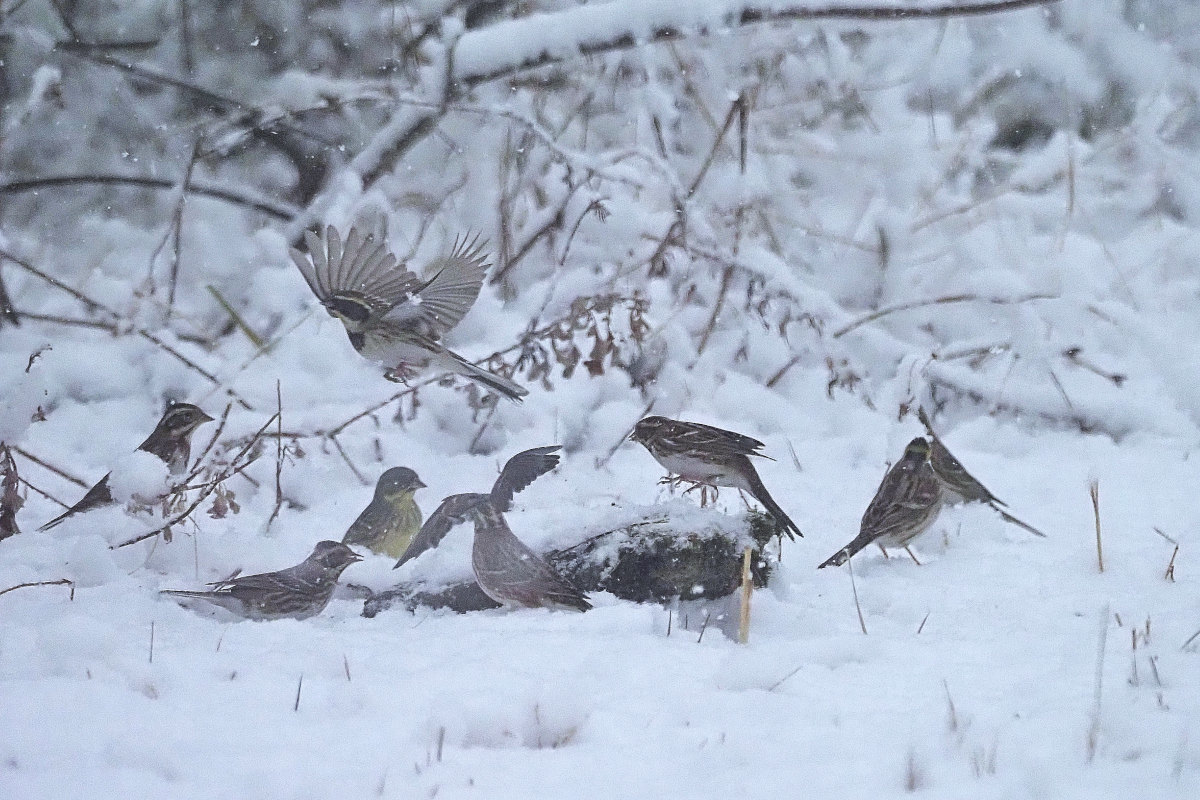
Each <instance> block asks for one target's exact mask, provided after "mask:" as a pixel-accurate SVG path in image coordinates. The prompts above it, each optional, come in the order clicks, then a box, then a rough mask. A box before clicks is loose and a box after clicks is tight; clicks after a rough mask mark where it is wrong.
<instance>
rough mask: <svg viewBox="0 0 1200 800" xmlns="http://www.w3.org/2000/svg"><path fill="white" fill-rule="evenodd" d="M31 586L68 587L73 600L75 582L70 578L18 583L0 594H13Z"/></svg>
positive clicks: (2, 590)
mask: <svg viewBox="0 0 1200 800" xmlns="http://www.w3.org/2000/svg"><path fill="white" fill-rule="evenodd" d="M31 586H70V587H71V599H72V600H73V599H75V582H74V581H73V580H71V579H70V578H59V579H58V580H56V581H31V582H29V583H18V584H17V585H16V586H9V587H8V588H7V589H0V594H8V593H9V592H15V591H16V590H17V589H28V588H29V587H31Z"/></svg>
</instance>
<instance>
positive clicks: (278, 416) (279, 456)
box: [267, 378, 283, 528]
mask: <svg viewBox="0 0 1200 800" xmlns="http://www.w3.org/2000/svg"><path fill="white" fill-rule="evenodd" d="M275 432H276V436H275V508H273V509H271V516H270V517H269V518H268V519H267V527H268V528H270V527H271V523H272V522H274V521H275V518H276V517H278V516H279V510H280V509H281V508H283V483H282V478H283V392H282V390H281V389H280V388H279V379H278V378H276V379H275Z"/></svg>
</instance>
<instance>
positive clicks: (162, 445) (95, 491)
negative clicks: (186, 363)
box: [38, 403, 213, 531]
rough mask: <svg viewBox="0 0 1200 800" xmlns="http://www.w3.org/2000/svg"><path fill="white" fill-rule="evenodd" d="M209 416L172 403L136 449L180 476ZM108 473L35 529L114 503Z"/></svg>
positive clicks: (194, 408)
mask: <svg viewBox="0 0 1200 800" xmlns="http://www.w3.org/2000/svg"><path fill="white" fill-rule="evenodd" d="M212 419H213V418H212V417H210V416H209V415H208V414H205V413H204V412H203V411H201V410H200V409H199V408H198V407H196V406H194V405H192V404H191V403H171V404H169V405H168V406H167V410H166V411H165V412H164V413H163V415H162V417H161V418H160V419H159V420H158V424H157V425H155V426H154V430H153V431H152V432H151V433H150V435H149V436H147V437H146V441H144V442H142V443H141V444H140V445H138V450H142V451H144V452H147V453H150V454H152V455H156V456H158V457H159V458H160V459H162V460H163V462H164V463H165V464H166V465H167V468H168V469H169V470H170V472H171V474H172V475H179V474H180V473H182V472H183V471H184V470H185V469H187V463H188V461H189V460H190V459H191V457H192V434H193V433H194V432H195V431H196V429H197V428H199V427H200V426H201V425H203V424H204V423H206V422H212ZM110 475H112V473H111V472H110V473H108V475H105V476H104V477H103V478H101V479H100V480H99V482H97V483H96V485H95V486H93V487H92V488H90V489H88V490H87V493H86V494H84V496H83V499H81V500H80V501H79V502H78V503H76V504H75V505H73V506H71V507H70V508H68V509H67V510H66V511H64V512H63V513H61V514H59V515H58V516H57V517H55V518H54V519H52V520H50V521H49V522H47V523H46V524H45V525H43V526H42V527H40V528H38V530H39V531H48V530H50V529H51V528H53V527H54V526H55V525H58V524H59V523H61V522H62V521H63V520H65V519H66V518H67V517H70V516H72V515H74V514H80V513H83V512H85V511H91V510H92V509H94V508H99V507H100V506H107V505H111V504H112V503H114V502H115V500H114V499H113V495H112V490H111V489H109V487H108V478H109V476H110Z"/></svg>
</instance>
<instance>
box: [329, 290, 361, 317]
mask: <svg viewBox="0 0 1200 800" xmlns="http://www.w3.org/2000/svg"><path fill="white" fill-rule="evenodd" d="M325 305H326V306H328V308H329V310H330V311H332V312H334V313H335V314H338V315H339V316H342V317H345V318H346V319H348V320H350V321H351V322H366V321H367V319H368V318H369V317H370V316H371V307H370V306H369V305H368V304H367V303H365V302H363V301H362V300H357V299H355V298H353V297H346V296H344V295H334V296H333V297H331V298H330V299H329V302H328V303H326V304H325Z"/></svg>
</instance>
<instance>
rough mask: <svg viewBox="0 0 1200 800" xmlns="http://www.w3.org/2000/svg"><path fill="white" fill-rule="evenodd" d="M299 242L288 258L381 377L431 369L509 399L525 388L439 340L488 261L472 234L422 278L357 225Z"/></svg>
mask: <svg viewBox="0 0 1200 800" xmlns="http://www.w3.org/2000/svg"><path fill="white" fill-rule="evenodd" d="M304 239H305V243H306V244H307V246H308V255H307V256H306V255H305V254H304V253H301V252H300V251H299V250H297V249H295V248H292V249H291V251H290V252H291V256H292V260H293V261H295V262H296V266H297V267H298V268H299V269H300V273H301V274H302V275H303V276H304V279H305V281H307V282H308V285H309V288H311V289H312V291H313V294H315V295H316V296H317V299H318V300H320V301H321V304H322V305H324V306H325V310H326V311H328V312H329V314H330V316H333V317H336V318H337V319H339V320H341V323H342V325H343V326H345V328H346V334H347V335H348V336H349V337H350V344H351V345H352V346H353V347H354V349H355V350H357V351H358V352H359V354H361V355H362V356H363V357H364V358H366V359H368V360H370V361H375V362H377V363H380V364H383V365H384V366H386V367H388V370H387V371H386V372H385V373H384V377H386V378H388V379H389V380H399V381H405V380H407V379H408V378H409V377H411V376H412V375H413V374H415V373H416V372H419V371H421V370H424V369H427V368H433V369H435V370H441V371H444V372H453V373H456V374H458V375H463V376H465V377H467V378H470V379H471V380H473V381H476V382H478V383H480V384H482V385H483V386H485V387H487V388H488V389H491V390H493V391H495V392H497V393H499V394H502V395H504V396H505V397H507V398H509V399H510V400H518V401H519V400H520V399H521V398H522V397H524V396H525V395H526V394H528V393H529V391H528V390H527V389H525V388H524V387H523V386H520V385H519V384H517V383H514V382H513V381H511V380H509V379H508V378H505V377H503V376H501V375H497V374H495V373H493V372H489V371H488V370H486V369H483V368H482V367H478V366H476V365H474V364H472V363H471V362H469V361H467V360H466V359H465V358H463V357H462V356H460V355H458V354H457V353H455V352H454V351H453V350H450V349H448V348H446V347H445V346H444V345H442V342H441V340H442V337H443V336H444V335H445V334H446V333H447V332H448V331H449V330H450V329H451V328H453V327H454V326H455V325H457V324H458V323H459V321H460V320H461V319H462V318H463V317H464V316H465V315H466V313H467V311H469V310H470V308H471V306H472V305H474V303H475V300H476V298H478V297H479V290H480V287H482V285H483V276H484V273H485V272H486V271H487V268H488V266H489V264H488V261H487V259H488V257H487V254H486V253H485V252H484V250H483V247H484V245H483V244H481V243H479V239H478V237H475V238H474V239H467V238H462V239H459V240H457V241H456V242H455V243H454V247H453V248H452V249H451V251H450V254H449V255H447V256H443V257H442V258H438V259H436V260H434V261H433V263H431V264H430V265H429V269H428V270H427V275H428V277H427V278H425V279H421V278H418V277H417V276H416V275H415V274H413V273H412V272H410V271H409V270H408V269H406V268H405V267H404V265H402V264H398V263H397V262H396V257H395V256H393V255H392V254H391V253H389V252H387V247H386V245H385V244H384V243H383V242H376V241H375V236H374V234H367V235H366V236H363V235H362V233H361V232H360V231H359V230H358V229H357V228H351V229H350V233H349V234H348V235H347V236H346V241H345V244H344V245H343V243H342V239H341V235H340V234H339V233H338V231H337V229H336V228H334V227H333V226H329V227H328V228H327V229H326V231H325V239H324V241H322V240H321V239H320V238H319V237H318V236H317V235H316V234H314V233H312V232H311V231H306V232H305V234H304Z"/></svg>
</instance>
